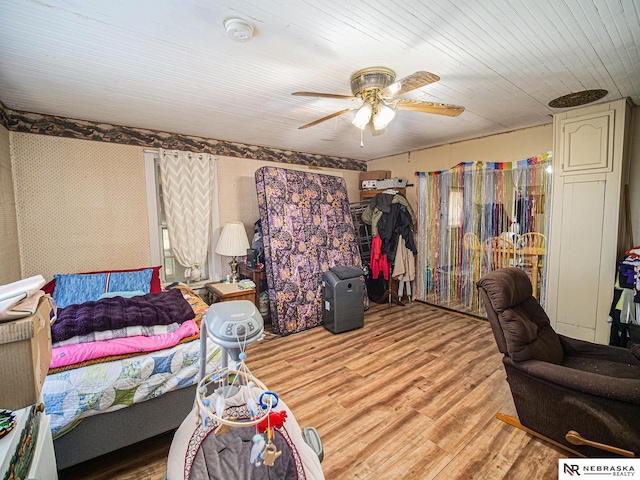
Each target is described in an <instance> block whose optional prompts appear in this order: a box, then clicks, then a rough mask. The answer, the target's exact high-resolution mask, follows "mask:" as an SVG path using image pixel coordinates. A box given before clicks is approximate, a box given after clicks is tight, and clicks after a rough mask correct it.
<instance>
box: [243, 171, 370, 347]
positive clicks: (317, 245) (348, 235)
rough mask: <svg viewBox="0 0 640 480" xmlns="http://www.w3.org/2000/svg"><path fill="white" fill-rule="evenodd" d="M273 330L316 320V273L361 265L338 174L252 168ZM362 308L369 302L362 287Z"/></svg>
mask: <svg viewBox="0 0 640 480" xmlns="http://www.w3.org/2000/svg"><path fill="white" fill-rule="evenodd" d="M255 179H256V189H257V193H258V209H259V211H260V220H261V222H262V234H263V241H264V255H265V270H266V277H267V286H268V291H269V302H270V307H271V319H272V325H273V331H274V333H276V334H278V335H288V334H291V333H295V332H300V331H303V330H306V329H308V328H312V327H316V326H318V325H321V324H322V274H323V273H324V272H326V271H327V270H329V269H330V268H332V267H335V266H357V267H362V261H361V258H360V253H359V251H358V245H357V242H356V232H355V229H354V226H353V221H352V218H351V214H350V212H349V198H348V195H347V188H346V184H345V181H344V179H343V178H341V177H336V176H332V175H323V174H319V173H310V172H303V171H298V170H289V169H285V168H277V167H269V166H267V167H262V168H259V169H258V170H257V171H256V174H255ZM362 301H363V306H364V308H365V309H366V308H368V307H369V298H368V296H367V292H366V289H365V292H364V296H363V299H362Z"/></svg>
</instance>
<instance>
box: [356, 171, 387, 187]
mask: <svg viewBox="0 0 640 480" xmlns="http://www.w3.org/2000/svg"><path fill="white" fill-rule="evenodd" d="M385 178H391V171H390V170H371V171H368V172H360V189H362V188H363V187H362V182H363V181H366V180H384V179H385Z"/></svg>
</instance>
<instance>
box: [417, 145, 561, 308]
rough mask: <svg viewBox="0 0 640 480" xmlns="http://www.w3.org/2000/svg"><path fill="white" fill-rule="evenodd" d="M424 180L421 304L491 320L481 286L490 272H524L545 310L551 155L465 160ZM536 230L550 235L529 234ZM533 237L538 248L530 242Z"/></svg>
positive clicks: (420, 181) (420, 188)
mask: <svg viewBox="0 0 640 480" xmlns="http://www.w3.org/2000/svg"><path fill="white" fill-rule="evenodd" d="M416 177H417V213H418V240H417V242H418V259H417V262H418V265H417V267H418V270H417V271H418V272H422V273H421V274H418V275H416V277H417V278H416V287H417V288H416V290H417V291H416V298H417V299H418V300H422V301H425V302H428V303H433V304H435V305H440V306H444V307H447V308H452V309H455V310H459V311H464V312H466V313H472V314H476V315H481V316H485V315H486V314H485V311H484V308H483V307H482V305H481V302H480V299H479V297H478V292H477V289H476V282H477V281H478V279H479V278H480V277H481V276H482V275H483V274H484V273H486V272H487V271H489V270H493V269H495V268H500V267H506V266H517V267H520V268H522V269H523V270H524V271H525V272H526V273H527V274H528V275H529V276H530V278H531V279H532V284H533V285H534V296H536V298H538V299H539V300H540V303H541V304H542V305H543V306H544V291H545V288H544V287H545V280H546V279H545V277H546V275H545V270H546V269H545V264H546V238H547V236H548V230H549V223H550V221H549V217H550V206H551V153H550V152H548V153H545V154H542V155H538V156H536V157H532V158H529V159H526V160H521V161H517V162H509V163H506V162H505V163H496V162H464V163H460V164H458V165H456V166H455V167H453V168H451V169H449V170H442V171H438V172H427V173H425V172H416ZM530 232H537V233H540V234H542V235H543V236H544V237H542V236H540V235H536V234H529V235H524V234H526V233H530ZM532 238H534V239H537V242H538V243H537V244H536V246H535V248H534V247H530V246H529V244H528V243H527V242H529V241H530V240H531V239H532ZM534 276H535V277H536V278H535V282H534V279H533V277H534Z"/></svg>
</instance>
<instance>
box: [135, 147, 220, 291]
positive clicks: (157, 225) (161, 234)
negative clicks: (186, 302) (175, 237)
mask: <svg viewBox="0 0 640 480" xmlns="http://www.w3.org/2000/svg"><path fill="white" fill-rule="evenodd" d="M144 161H145V176H146V184H147V208H148V220H149V242H150V250H151V262H152V264H153V265H162V269H161V270H160V274H161V278H162V280H163V281H164V282H183V283H188V282H187V280H186V277H185V274H184V272H185V267H183V266H182V265H180V263H179V262H178V261H177V260H176V259H175V258H174V256H173V252H172V250H171V244H170V242H169V232H168V230H167V223H166V217H165V212H164V201H163V198H162V178H161V175H160V157H159V156H158V153H157V152H153V151H145V154H144ZM210 256H211V255H209V257H210ZM210 260H211V259H210V258H207V262H206V263H205V265H204V268H203V270H204V272H203V279H205V280H201V281H200V282H198V284H201V283H202V284H204V283H207V282H210V281H212V280H208V278H209V272H210V271H211V268H210Z"/></svg>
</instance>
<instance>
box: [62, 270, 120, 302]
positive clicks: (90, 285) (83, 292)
mask: <svg viewBox="0 0 640 480" xmlns="http://www.w3.org/2000/svg"><path fill="white" fill-rule="evenodd" d="M53 278H54V280H55V282H56V288H55V290H54V291H53V300H54V301H55V302H56V305H57V306H58V308H64V307H66V306H68V305H73V304H76V303H84V302H88V301H90V300H97V299H98V298H99V297H100V295H102V294H103V293H104V291H105V287H106V285H107V274H106V273H96V274H78V273H71V274H62V275H60V274H56V275H54V276H53Z"/></svg>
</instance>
